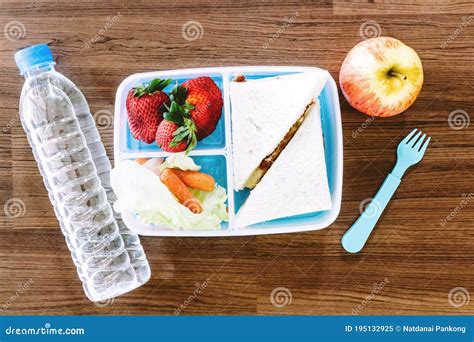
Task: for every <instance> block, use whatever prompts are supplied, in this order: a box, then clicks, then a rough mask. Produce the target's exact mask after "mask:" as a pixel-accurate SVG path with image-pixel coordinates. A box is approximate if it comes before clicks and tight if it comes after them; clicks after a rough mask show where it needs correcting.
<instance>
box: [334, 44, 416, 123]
mask: <svg viewBox="0 0 474 342" xmlns="http://www.w3.org/2000/svg"><path fill="white" fill-rule="evenodd" d="M339 84H340V86H341V89H342V93H343V94H344V96H345V98H346V99H347V101H348V102H349V104H350V105H351V106H352V107H354V108H355V109H357V110H358V111H360V112H362V113H365V114H368V115H372V116H393V115H397V114H400V113H401V112H403V111H404V110H406V109H407V108H408V107H410V106H411V105H412V103H413V102H414V101H415V99H416V97H417V96H418V94H419V92H420V90H421V86H422V84H423V67H422V66H421V60H420V57H418V54H417V53H416V52H415V50H413V49H412V48H411V47H409V46H407V45H405V44H403V43H402V42H401V41H399V40H398V39H395V38H390V37H378V38H372V39H367V40H365V41H363V42H360V43H359V44H357V45H356V46H354V47H353V48H352V50H351V51H349V53H348V54H347V56H346V58H345V59H344V62H343V63H342V67H341V72H340V74H339Z"/></svg>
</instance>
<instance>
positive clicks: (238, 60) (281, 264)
mask: <svg viewBox="0 0 474 342" xmlns="http://www.w3.org/2000/svg"><path fill="white" fill-rule="evenodd" d="M406 2H407V3H408V1H406ZM78 3H79V2H73V1H66V0H57V1H56V0H47V1H38V2H33V1H20V2H19V1H17V0H3V1H2V2H1V4H0V27H3V28H4V33H5V36H4V37H3V36H2V37H1V38H0V46H1V48H0V51H1V60H0V127H1V132H0V146H1V147H0V205H2V206H3V205H5V206H4V209H5V210H3V211H1V214H0V225H1V228H0V229H1V230H0V310H1V313H2V314H171V315H172V314H174V313H175V312H176V309H177V308H178V307H180V305H183V308H182V309H181V313H182V314H278V315H280V314H343V315H346V314H347V315H350V314H473V313H474V299H471V301H470V302H469V293H471V295H474V271H473V262H474V254H473V251H474V248H473V247H474V240H473V237H474V204H473V203H471V202H470V201H471V199H472V198H473V197H472V196H474V195H473V192H474V139H473V138H472V134H473V129H474V124H471V125H469V120H470V115H471V114H473V109H474V108H473V103H474V101H473V100H474V96H473V94H474V86H473V84H474V74H473V72H474V66H473V65H474V63H473V62H474V46H473V42H474V16H473V15H474V3H473V2H472V1H465V0H464V1H462V0H456V1H442V0H438V1H434V0H431V1H422V0H415V1H410V4H403V2H400V1H393V3H391V2H390V1H380V0H375V1H374V0H372V1H358V2H357V3H348V2H346V1H334V2H331V1H329V0H327V1H322V2H313V1H295V0H286V1H281V2H279V1H261V2H258V4H256V2H254V1H250V0H248V1H230V0H226V1H210V0H199V1H191V0H185V1H160V2H158V1H150V0H137V1H132V2H130V1H117V2H110V3H107V2H105V1H98V0H88V1H84V2H81V4H80V5H79V4H78ZM186 25H194V26H195V27H196V28H197V31H196V32H195V33H196V35H193V33H192V30H191V31H190V33H189V34H188V35H186V34H183V33H182V30H183V27H186ZM380 34H381V35H386V36H393V37H396V38H399V39H401V40H402V41H404V42H405V43H406V44H408V45H410V46H412V47H413V48H415V49H416V51H417V52H418V53H419V55H420V57H421V59H422V62H423V67H424V72H425V83H424V85H423V89H422V91H421V94H420V96H419V97H418V99H417V101H416V102H415V104H414V105H413V106H412V107H411V108H410V109H409V110H408V111H407V112H405V113H403V114H401V115H399V116H396V117H392V118H385V119H381V118H377V119H375V120H373V121H372V120H370V119H369V120H368V121H367V119H368V117H367V116H364V115H362V114H360V113H357V112H356V111H355V110H353V109H351V108H350V107H349V106H348V104H347V102H346V101H345V100H344V99H343V98H341V101H340V102H341V110H342V121H343V133H344V185H343V202H342V209H341V213H340V215H339V217H338V219H337V220H336V222H335V223H334V224H333V225H331V226H330V227H329V228H327V229H324V230H321V231H314V232H308V233H298V234H281V235H268V236H252V237H229V238H157V237H143V238H142V243H143V246H144V248H145V251H146V253H147V256H148V259H149V261H150V265H151V269H152V278H151V280H150V281H149V282H148V283H147V284H146V285H145V286H143V287H141V288H139V289H137V290H136V291H134V292H132V293H130V294H127V295H124V296H121V297H119V298H117V299H115V300H114V301H113V302H112V303H111V302H107V303H101V304H98V305H94V304H93V303H91V302H89V301H88V300H87V298H86V297H85V296H84V293H83V290H82V287H81V283H80V282H79V280H78V278H77V275H76V271H75V268H74V267H73V264H72V261H71V257H70V255H69V252H68V250H67V248H66V244H65V241H64V238H63V236H62V234H61V231H60V229H59V226H58V223H57V221H56V218H55V216H54V213H53V210H52V208H51V205H50V202H49V200H48V197H47V193H46V190H45V188H44V186H43V183H42V179H41V176H40V175H39V173H38V171H37V167H36V164H35V162H34V160H33V156H32V154H31V150H30V147H29V146H28V143H27V140H26V137H25V134H24V132H23V129H22V127H21V125H20V123H19V120H18V99H19V96H20V90H21V87H22V84H23V79H22V77H20V76H19V75H18V70H17V68H16V66H15V64H14V61H13V53H14V52H15V51H16V50H17V49H18V48H21V47H25V46H28V45H30V44H35V43H47V44H49V46H50V47H51V49H52V51H53V53H54V55H55V57H56V62H57V70H59V71H60V72H62V73H64V74H65V75H66V76H67V77H69V78H70V79H71V80H73V81H74V82H75V83H76V84H77V85H78V86H79V87H80V88H81V90H82V91H83V92H84V94H85V95H86V97H87V99H88V101H89V104H90V106H91V110H92V112H93V113H94V115H95V117H96V119H97V121H99V122H98V124H99V128H100V132H101V135H102V138H103V140H104V142H105V145H106V148H107V151H108V153H109V156H110V157H111V158H112V147H113V146H112V125H111V123H110V118H111V116H112V114H111V113H112V112H113V104H114V98H115V91H116V89H117V87H118V85H119V83H120V82H121V81H122V80H123V79H124V78H125V77H127V76H128V75H130V74H133V73H136V72H144V71H152V70H161V69H176V68H184V67H204V66H226V65H305V66H318V67H321V68H324V69H327V70H329V71H330V73H331V75H332V76H333V77H334V78H335V79H336V80H337V79H338V73H339V68H340V65H341V63H342V60H343V58H344V56H345V54H346V53H347V52H348V51H349V49H350V48H351V47H353V46H354V45H355V44H356V43H358V42H359V41H361V40H362V39H364V38H367V37H369V36H371V35H380ZM450 113H453V114H451V115H450ZM99 118H100V120H99ZM414 127H418V128H420V129H423V131H426V132H427V133H428V134H429V135H430V136H432V138H433V140H432V143H431V146H430V148H429V150H428V152H427V154H426V156H425V158H424V159H423V161H422V162H421V164H420V165H418V166H417V167H416V168H414V169H413V170H411V171H410V172H409V173H408V175H407V176H406V178H405V179H404V181H403V183H402V185H401V187H400V188H399V190H398V192H397V193H396V194H395V196H394V198H393V200H392V201H391V203H390V205H389V207H388V209H387V210H386V211H385V213H384V214H383V217H382V219H381V220H380V222H379V224H378V226H377V228H376V230H375V231H374V233H373V235H372V237H371V238H370V240H369V242H368V244H367V246H366V248H365V249H364V251H363V253H361V254H359V255H349V254H348V253H346V252H344V250H343V249H342V248H341V245H340V239H341V236H342V234H343V233H344V232H345V230H346V229H347V228H348V227H349V226H350V225H351V223H352V222H353V221H354V220H355V219H356V217H357V216H358V215H359V207H360V205H361V203H364V200H366V199H367V198H370V197H372V196H373V195H374V194H375V192H376V190H377V189H378V187H379V185H380V184H381V182H382V181H383V179H384V177H385V175H386V174H387V173H388V172H389V171H390V169H391V167H392V165H393V164H394V161H395V149H396V145H397V143H398V141H399V140H400V139H401V138H402V137H403V136H404V135H405V134H406V133H408V132H409V131H410V130H411V129H412V128H414ZM15 216H18V217H15ZM443 220H446V221H443ZM203 284H204V285H203ZM199 286H201V287H204V289H203V290H202V291H201V292H202V293H201V294H199V295H197V296H195V295H194V294H195V291H196V288H197V287H199ZM272 293H273V295H272ZM272 299H273V303H272ZM290 299H291V300H290Z"/></svg>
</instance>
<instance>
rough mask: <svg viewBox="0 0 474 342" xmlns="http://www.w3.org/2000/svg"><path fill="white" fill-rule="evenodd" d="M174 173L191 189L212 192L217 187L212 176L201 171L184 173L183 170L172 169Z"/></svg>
mask: <svg viewBox="0 0 474 342" xmlns="http://www.w3.org/2000/svg"><path fill="white" fill-rule="evenodd" d="M172 171H173V173H174V174H176V175H177V176H178V177H179V179H181V181H182V182H183V183H184V184H186V185H187V186H189V187H190V188H193V189H197V190H203V191H212V190H214V187H215V186H216V182H215V180H214V178H212V176H211V175H208V174H207V173H204V172H199V171H189V170H187V171H184V170H181V169H172Z"/></svg>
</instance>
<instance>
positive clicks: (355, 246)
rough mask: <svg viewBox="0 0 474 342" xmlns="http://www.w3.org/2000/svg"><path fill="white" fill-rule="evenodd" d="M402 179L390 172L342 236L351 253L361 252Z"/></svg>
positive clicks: (343, 242)
mask: <svg viewBox="0 0 474 342" xmlns="http://www.w3.org/2000/svg"><path fill="white" fill-rule="evenodd" d="M400 182H401V180H400V179H399V178H398V177H396V176H394V175H392V174H391V173H389V174H388V176H387V178H385V181H384V182H383V184H382V186H381V187H380V189H379V191H377V194H376V195H375V197H374V198H373V199H372V201H371V202H370V204H369V205H368V206H367V207H366V208H365V210H364V212H363V213H362V215H360V217H359V218H358V219H357V221H356V222H354V224H353V225H352V226H351V227H350V228H349V230H348V231H347V232H346V233H345V234H344V236H343V237H342V240H341V242H342V247H344V249H345V250H346V251H348V252H349V253H357V252H359V251H360V250H361V249H362V248H363V247H364V245H365V243H366V242H367V239H368V238H369V236H370V233H371V232H372V230H373V229H374V227H375V224H376V223H377V221H378V220H379V218H380V215H382V212H383V211H384V209H385V207H386V206H387V204H388V202H389V201H390V199H391V198H392V196H393V194H394V193H395V191H396V190H397V188H398V185H399V184H400Z"/></svg>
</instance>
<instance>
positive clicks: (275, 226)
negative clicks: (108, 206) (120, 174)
mask: <svg viewBox="0 0 474 342" xmlns="http://www.w3.org/2000/svg"><path fill="white" fill-rule="evenodd" d="M314 69H317V68H312V67H270V66H252V67H219V68H197V69H181V70H168V71H156V72H149V73H142V74H134V75H131V76H129V77H127V78H126V79H125V80H124V81H123V82H122V83H121V84H120V86H119V88H118V90H117V97H116V102H115V126H114V155H115V161H116V162H117V161H120V160H124V159H134V158H139V157H147V158H151V157H167V156H169V155H170V153H168V152H164V151H162V150H161V149H160V148H159V147H158V146H157V145H156V144H155V143H153V144H146V143H143V142H141V141H138V140H136V139H134V138H133V137H132V136H131V134H130V130H129V127H128V123H127V112H126V109H125V100H126V97H127V93H128V91H129V90H130V89H131V88H132V87H134V86H135V85H137V84H140V83H144V82H148V81H150V80H152V79H154V78H156V77H160V78H172V79H173V81H178V82H179V83H182V82H184V81H186V80H188V79H191V78H195V77H198V76H209V77H211V78H212V79H213V80H214V82H215V83H216V84H217V85H218V87H219V88H220V89H221V91H222V94H223V98H224V106H223V113H222V117H221V119H220V121H219V123H218V125H217V128H216V130H215V131H214V132H213V133H212V134H211V135H210V136H209V137H207V138H205V139H203V140H202V141H200V142H199V143H198V145H197V146H196V148H195V149H194V150H193V151H191V153H190V156H191V157H193V158H194V159H195V162H196V163H197V164H198V165H201V166H202V168H203V171H205V172H207V173H210V174H211V175H212V176H213V177H214V178H215V179H216V181H217V182H218V183H219V184H220V185H221V186H223V187H224V188H226V190H227V195H228V207H229V222H224V223H223V224H222V227H221V229H220V230H217V231H215V230H201V231H185V230H171V229H169V228H166V227H157V226H152V225H144V224H142V223H141V222H140V221H138V220H137V218H136V217H135V216H134V215H133V214H132V213H129V214H124V215H123V218H124V221H125V223H126V224H127V225H128V226H129V228H130V229H132V230H134V231H135V232H137V233H139V234H141V235H153V236H230V235H256V234H273V233H290V232H297V231H308V230H317V229H322V228H326V227H328V226H329V225H330V224H331V223H332V222H334V220H335V219H336V217H337V216H338V214H339V211H340V206H341V193H342V170H343V165H342V154H343V151H342V127H341V114H340V108H339V98H338V93H337V87H336V83H335V81H334V80H333V79H332V78H330V79H329V80H328V82H327V84H326V86H325V87H324V88H323V90H322V92H321V94H320V95H319V97H318V99H319V102H320V106H321V124H322V131H323V137H324V147H325V159H326V168H327V175H328V181H329V190H330V193H331V200H332V209H331V210H326V211H318V212H314V213H309V214H304V215H298V216H291V217H287V218H281V219H277V220H272V221H267V222H263V223H259V224H256V225H252V226H249V227H246V228H238V229H237V228H234V227H233V220H234V216H235V213H236V212H237V211H238V209H239V208H240V206H241V205H242V203H243V202H244V201H245V199H246V198H247V196H248V193H249V191H248V190H242V191H239V192H237V191H233V188H234V187H233V184H232V180H233V175H232V169H233V168H232V164H233V160H232V149H231V129H232V127H231V120H230V118H231V115H232V112H231V106H230V99H229V90H228V88H229V82H231V80H232V78H233V77H234V75H236V74H243V75H245V77H246V78H247V79H259V78H265V77H273V76H279V75H285V74H292V73H298V72H305V71H311V70H314ZM173 84H174V83H172V84H171V85H169V86H168V88H167V89H165V90H166V91H168V90H170V89H171V88H172V86H173Z"/></svg>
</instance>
